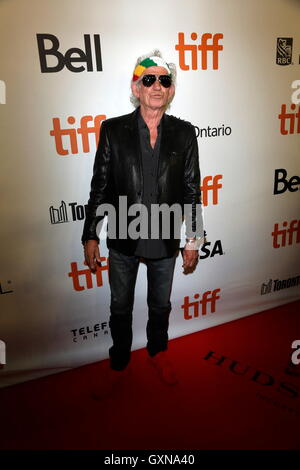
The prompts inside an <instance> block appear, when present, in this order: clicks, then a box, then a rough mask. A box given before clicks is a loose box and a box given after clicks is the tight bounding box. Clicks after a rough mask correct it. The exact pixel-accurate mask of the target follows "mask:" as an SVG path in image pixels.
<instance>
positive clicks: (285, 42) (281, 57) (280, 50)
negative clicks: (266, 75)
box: [276, 38, 293, 65]
mask: <svg viewBox="0 0 300 470" xmlns="http://www.w3.org/2000/svg"><path fill="white" fill-rule="evenodd" d="M292 52H293V38H277V48H276V64H277V65H290V64H291V63H292Z"/></svg>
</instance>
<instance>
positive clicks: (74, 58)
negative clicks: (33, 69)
mask: <svg viewBox="0 0 300 470" xmlns="http://www.w3.org/2000/svg"><path fill="white" fill-rule="evenodd" d="M36 37H37V43H38V51H39V58H40V66H41V72H42V73H51V72H52V73H53V72H60V71H61V70H62V69H63V68H64V66H66V67H67V69H68V70H70V72H76V73H78V72H84V71H85V70H86V71H87V72H93V71H94V67H93V58H92V47H91V38H90V35H89V34H84V35H83V37H84V46H85V51H83V50H82V49H79V48H78V47H72V48H71V49H68V50H67V51H66V52H65V54H62V53H61V52H59V50H58V48H59V40H58V38H57V37H56V36H54V35H53V34H37V35H36ZM46 41H50V42H51V47H50V48H47V47H46V44H45V42H46ZM94 53H95V59H96V70H97V71H98V72H102V58H101V46H100V35H99V34H94ZM47 56H52V57H53V56H54V57H55V59H56V60H57V65H54V66H50V65H48V64H47ZM74 62H85V63H86V69H85V68H84V66H83V65H80V66H79V67H75V65H73V63H74Z"/></svg>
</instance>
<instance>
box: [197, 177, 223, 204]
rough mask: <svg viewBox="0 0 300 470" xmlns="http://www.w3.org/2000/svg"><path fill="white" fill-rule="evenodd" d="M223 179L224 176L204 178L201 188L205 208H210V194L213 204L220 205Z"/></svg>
mask: <svg viewBox="0 0 300 470" xmlns="http://www.w3.org/2000/svg"><path fill="white" fill-rule="evenodd" d="M222 178H223V175H215V176H205V178H203V180H202V184H201V186H200V189H201V197H202V204H203V206H208V201H209V194H211V201H212V204H213V205H217V204H218V202H219V189H221V188H222V183H220V180H222Z"/></svg>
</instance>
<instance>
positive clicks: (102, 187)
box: [81, 121, 111, 243]
mask: <svg viewBox="0 0 300 470" xmlns="http://www.w3.org/2000/svg"><path fill="white" fill-rule="evenodd" d="M110 158H111V147H110V143H109V139H108V135H107V123H106V121H104V122H103V123H102V124H101V130H100V137H99V143H98V148H97V152H96V155H95V161H94V166H93V177H92V180H91V190H90V197H89V200H88V204H87V210H86V219H85V223H84V227H83V234H82V237H81V242H82V243H84V242H85V241H87V240H96V241H97V242H98V243H99V237H98V234H99V233H100V229H101V225H99V226H98V230H97V225H98V224H99V223H101V222H102V223H103V219H104V216H97V215H96V212H97V208H98V206H99V205H100V204H102V203H105V202H107V194H108V183H109V173H110ZM97 231H98V234H97Z"/></svg>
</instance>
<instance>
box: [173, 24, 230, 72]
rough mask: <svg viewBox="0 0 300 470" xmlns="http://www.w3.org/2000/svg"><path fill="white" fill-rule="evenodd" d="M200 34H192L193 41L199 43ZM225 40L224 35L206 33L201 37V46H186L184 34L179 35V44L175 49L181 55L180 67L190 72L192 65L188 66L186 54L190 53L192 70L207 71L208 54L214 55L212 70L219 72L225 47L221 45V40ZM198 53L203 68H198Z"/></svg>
mask: <svg viewBox="0 0 300 470" xmlns="http://www.w3.org/2000/svg"><path fill="white" fill-rule="evenodd" d="M197 39H198V34H197V33H192V34H191V40H192V41H197ZM220 39H223V34H222V33H216V34H211V33H204V34H202V36H201V39H200V42H199V44H186V42H185V37H184V33H178V44H176V46H175V49H176V51H178V54H179V67H180V68H181V69H182V70H190V65H187V64H186V53H187V52H190V53H191V54H190V56H191V68H192V70H197V69H198V68H201V69H202V70H207V63H208V53H211V55H212V68H213V70H217V69H218V68H219V52H220V51H222V50H223V46H222V45H221V44H219V40H220ZM198 51H200V55H201V66H200V67H199V66H198Z"/></svg>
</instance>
